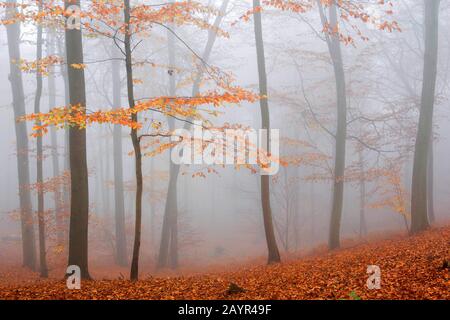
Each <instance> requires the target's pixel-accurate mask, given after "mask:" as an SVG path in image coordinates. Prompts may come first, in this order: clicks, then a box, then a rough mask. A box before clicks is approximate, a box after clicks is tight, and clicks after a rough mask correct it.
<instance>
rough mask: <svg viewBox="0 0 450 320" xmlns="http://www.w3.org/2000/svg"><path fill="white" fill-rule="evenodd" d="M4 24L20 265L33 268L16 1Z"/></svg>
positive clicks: (26, 133) (10, 2) (10, 7)
mask: <svg viewBox="0 0 450 320" xmlns="http://www.w3.org/2000/svg"><path fill="white" fill-rule="evenodd" d="M7 4H8V5H9V6H8V7H7V8H6V16H5V18H6V20H7V21H9V22H7V23H6V24H5V27H6V36H7V39H8V53H9V68H10V74H9V81H10V83H11V91H12V97H13V108H14V128H15V132H16V144H17V152H16V156H17V175H18V181H19V202H20V221H21V229H22V255H23V265H24V266H25V267H29V268H32V269H34V268H35V263H36V246H35V233H34V225H33V217H32V206H31V195H30V189H29V188H28V186H29V184H30V171H29V170H30V169H29V160H28V152H29V151H28V132H27V125H26V123H24V122H19V121H16V120H18V119H19V118H20V117H23V116H24V115H25V96H24V91H23V81H22V73H21V71H20V68H19V65H18V64H17V63H16V62H17V61H20V60H21V55H20V35H21V34H20V20H17V18H16V16H17V14H18V11H17V6H16V4H17V1H16V0H8V2H7Z"/></svg>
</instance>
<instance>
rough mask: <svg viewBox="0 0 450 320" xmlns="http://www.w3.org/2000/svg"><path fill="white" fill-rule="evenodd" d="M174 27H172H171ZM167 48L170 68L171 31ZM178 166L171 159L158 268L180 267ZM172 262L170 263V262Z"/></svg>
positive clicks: (172, 54)
mask: <svg viewBox="0 0 450 320" xmlns="http://www.w3.org/2000/svg"><path fill="white" fill-rule="evenodd" d="M170 27H171V28H172V27H173V26H172V25H171V26H170ZM167 47H168V56H169V67H173V66H174V65H175V43H174V36H173V34H172V32H171V31H169V30H168V31H167ZM175 86H176V83H175V74H174V73H169V96H171V97H173V96H175V94H176V88H175ZM167 120H168V123H169V129H170V130H171V131H172V130H174V129H175V123H174V119H173V118H172V117H170V116H169V117H168V119H167ZM178 170H179V168H178V166H176V165H175V164H174V163H173V162H172V161H170V159H169V184H168V188H167V197H166V204H165V209H164V219H163V225H162V231H161V242H160V247H159V255H158V264H157V268H164V267H167V266H168V265H170V267H171V268H173V269H175V268H176V267H177V266H178V232H177V231H178V199H177V195H178V192H177V180H178V179H177V176H178ZM169 260H170V261H169Z"/></svg>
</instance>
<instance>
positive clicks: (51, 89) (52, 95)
mask: <svg viewBox="0 0 450 320" xmlns="http://www.w3.org/2000/svg"><path fill="white" fill-rule="evenodd" d="M54 50H55V30H54V29H49V31H48V38H47V54H48V55H53V54H54V53H55V52H54ZM54 72H55V70H54V68H53V67H50V73H49V75H48V79H47V80H48V82H47V84H48V109H49V110H51V109H52V108H54V107H55V106H56V85H55V73H54ZM50 143H51V147H52V152H51V156H52V167H53V177H58V176H59V175H60V174H61V172H60V169H59V159H58V137H57V135H56V129H55V127H53V126H52V127H50ZM54 198H55V227H56V242H57V244H58V245H63V244H64V224H63V217H62V213H63V212H62V207H63V203H62V197H61V188H60V187H59V186H56V188H55V190H54Z"/></svg>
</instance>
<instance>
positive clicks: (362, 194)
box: [358, 150, 367, 238]
mask: <svg viewBox="0 0 450 320" xmlns="http://www.w3.org/2000/svg"><path fill="white" fill-rule="evenodd" d="M358 158H359V159H358V160H359V170H360V172H361V177H360V179H359V237H360V238H364V237H365V236H366V235H367V224H366V181H365V178H364V159H363V153H362V150H359V151H358Z"/></svg>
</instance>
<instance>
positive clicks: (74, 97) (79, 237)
mask: <svg viewBox="0 0 450 320" xmlns="http://www.w3.org/2000/svg"><path fill="white" fill-rule="evenodd" d="M71 5H77V6H80V0H75V1H69V0H66V1H65V2H64V7H65V9H67V8H68V7H69V6H71ZM65 38H66V55H67V66H68V67H67V76H68V82H69V95H70V106H71V107H74V106H77V107H79V108H81V110H84V111H85V110H86V86H85V79H84V70H83V68H81V69H77V68H72V67H71V65H72V64H82V63H83V40H82V35H81V29H68V28H66V30H65ZM69 158H70V174H71V183H70V186H71V190H70V200H71V201H70V228H69V262H68V263H69V265H77V266H78V267H80V270H81V277H82V278H83V279H90V275H89V269H88V224H89V186H88V170H87V158H86V129H82V128H78V127H70V128H69Z"/></svg>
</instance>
